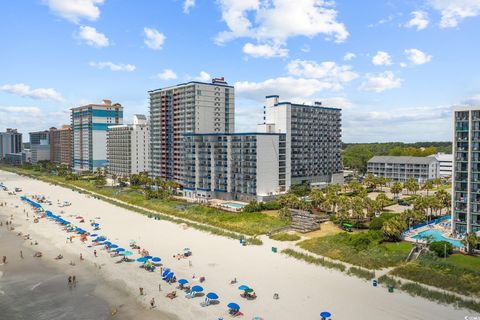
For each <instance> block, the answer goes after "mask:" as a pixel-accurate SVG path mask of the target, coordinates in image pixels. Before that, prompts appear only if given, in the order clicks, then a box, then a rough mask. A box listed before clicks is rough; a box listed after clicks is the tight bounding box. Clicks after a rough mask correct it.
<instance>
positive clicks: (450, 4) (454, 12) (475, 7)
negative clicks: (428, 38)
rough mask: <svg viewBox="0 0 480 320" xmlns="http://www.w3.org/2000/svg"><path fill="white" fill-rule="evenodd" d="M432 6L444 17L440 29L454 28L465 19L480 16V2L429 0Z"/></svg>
mask: <svg viewBox="0 0 480 320" xmlns="http://www.w3.org/2000/svg"><path fill="white" fill-rule="evenodd" d="M429 2H430V5H431V6H432V8H434V9H435V10H437V11H439V12H440V14H441V15H442V19H441V21H440V27H442V28H453V27H456V26H458V24H459V23H460V22H461V21H462V20H463V19H465V18H468V17H476V16H478V15H480V1H478V0H429Z"/></svg>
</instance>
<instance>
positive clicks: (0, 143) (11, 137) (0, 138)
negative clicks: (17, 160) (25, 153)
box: [0, 128, 22, 160]
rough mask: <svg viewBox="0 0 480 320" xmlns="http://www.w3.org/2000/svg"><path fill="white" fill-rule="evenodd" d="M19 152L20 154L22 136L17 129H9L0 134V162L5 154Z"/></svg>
mask: <svg viewBox="0 0 480 320" xmlns="http://www.w3.org/2000/svg"><path fill="white" fill-rule="evenodd" d="M19 152H22V134H21V133H19V132H18V131H17V129H10V128H8V129H7V130H6V131H5V132H0V160H3V159H4V158H5V155H6V154H7V153H19Z"/></svg>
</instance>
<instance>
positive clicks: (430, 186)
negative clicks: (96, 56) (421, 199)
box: [422, 180, 433, 196]
mask: <svg viewBox="0 0 480 320" xmlns="http://www.w3.org/2000/svg"><path fill="white" fill-rule="evenodd" d="M422 189H423V190H426V191H427V196H428V192H429V191H430V190H432V189H433V181H432V180H428V181H426V182H425V183H424V184H423V187H422Z"/></svg>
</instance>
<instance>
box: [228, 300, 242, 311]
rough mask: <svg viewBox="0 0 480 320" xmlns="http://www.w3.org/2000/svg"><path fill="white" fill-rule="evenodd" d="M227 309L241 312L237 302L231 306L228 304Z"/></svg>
mask: <svg viewBox="0 0 480 320" xmlns="http://www.w3.org/2000/svg"><path fill="white" fill-rule="evenodd" d="M227 307H228V308H230V309H232V310H235V311H238V310H240V306H239V305H238V304H236V303H235V302H230V303H229V304H227Z"/></svg>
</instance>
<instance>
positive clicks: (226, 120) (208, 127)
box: [149, 78, 235, 183]
mask: <svg viewBox="0 0 480 320" xmlns="http://www.w3.org/2000/svg"><path fill="white" fill-rule="evenodd" d="M149 94H150V136H151V138H150V144H151V148H150V151H151V172H150V174H151V175H152V176H154V177H161V178H162V179H164V180H175V181H177V182H179V183H182V181H183V174H184V169H183V161H184V157H183V151H184V148H183V134H185V133H231V132H234V131H235V127H234V126H235V124H234V123H235V122H234V112H235V107H234V102H235V101H234V88H233V87H232V86H229V85H228V84H227V82H225V80H224V79H223V78H215V79H213V80H212V82H211V83H204V82H196V81H192V82H188V83H182V84H178V85H176V86H172V87H167V88H162V89H157V90H152V91H149Z"/></svg>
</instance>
